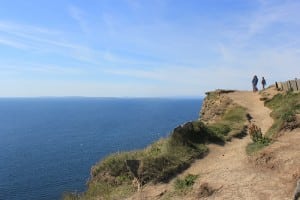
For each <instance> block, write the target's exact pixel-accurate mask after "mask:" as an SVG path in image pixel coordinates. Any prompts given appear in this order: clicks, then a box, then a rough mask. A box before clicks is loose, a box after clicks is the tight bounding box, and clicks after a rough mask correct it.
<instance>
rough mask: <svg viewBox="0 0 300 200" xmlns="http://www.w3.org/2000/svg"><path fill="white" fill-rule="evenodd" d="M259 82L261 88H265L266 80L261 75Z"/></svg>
mask: <svg viewBox="0 0 300 200" xmlns="http://www.w3.org/2000/svg"><path fill="white" fill-rule="evenodd" d="M261 84H262V88H263V90H264V89H265V86H266V85H267V82H266V80H265V78H264V77H262V80H261Z"/></svg>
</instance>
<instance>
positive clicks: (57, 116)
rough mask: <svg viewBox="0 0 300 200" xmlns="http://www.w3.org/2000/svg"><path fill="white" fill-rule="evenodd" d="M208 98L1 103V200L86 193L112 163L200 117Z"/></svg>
mask: <svg viewBox="0 0 300 200" xmlns="http://www.w3.org/2000/svg"><path fill="white" fill-rule="evenodd" d="M201 104H202V100H201V99H159V98H157V99H156V98H153V99H151V98H149V99H148V98H136V99H130V98H2V99H0V200H28V199H30V200H43V199H44V200H54V199H60V198H61V197H62V194H63V192H66V191H79V192H80V191H84V190H85V183H86V181H87V179H88V178H89V173H90V168H91V166H92V165H94V164H95V163H96V162H97V161H99V160H100V159H102V158H104V157H105V156H107V155H109V154H111V153H113V152H117V151H126V150H134V149H140V148H144V147H146V146H147V145H149V144H150V143H152V142H153V141H155V140H157V139H159V138H161V137H166V136H167V135H168V134H169V133H170V131H172V129H173V128H175V127H176V126H177V125H180V124H182V123H184V122H186V121H190V120H195V119H197V118H198V113H199V110H200V107H201Z"/></svg>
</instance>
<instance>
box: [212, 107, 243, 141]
mask: <svg viewBox="0 0 300 200" xmlns="http://www.w3.org/2000/svg"><path fill="white" fill-rule="evenodd" d="M246 120H247V119H246V109H245V108H243V107H241V106H234V107H232V108H230V109H228V110H227V111H226V112H225V113H224V115H223V116H222V118H221V120H219V121H218V122H216V123H213V124H210V125H208V129H209V130H210V131H212V132H213V133H214V134H215V135H216V136H217V137H218V138H221V139H222V140H223V141H226V140H230V139H231V138H232V137H243V136H245V135H246V126H245V122H246Z"/></svg>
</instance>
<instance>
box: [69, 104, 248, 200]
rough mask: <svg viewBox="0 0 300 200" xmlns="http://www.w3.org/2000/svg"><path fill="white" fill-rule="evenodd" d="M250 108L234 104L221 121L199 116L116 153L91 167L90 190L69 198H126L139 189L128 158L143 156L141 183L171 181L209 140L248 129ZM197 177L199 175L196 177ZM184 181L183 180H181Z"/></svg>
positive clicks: (204, 149) (190, 179)
mask: <svg viewBox="0 0 300 200" xmlns="http://www.w3.org/2000/svg"><path fill="white" fill-rule="evenodd" d="M245 121H246V111H245V109H244V108H242V107H239V106H235V107H231V108H230V109H229V110H227V111H226V112H225V113H224V114H223V119H222V120H221V121H220V122H219V123H215V124H210V125H209V126H207V125H205V124H204V123H203V122H201V121H199V120H197V121H194V122H188V123H186V124H185V125H183V126H179V127H177V128H175V129H174V130H173V132H172V133H171V134H170V136H169V137H168V138H163V139H161V140H159V141H157V142H155V143H153V144H151V145H149V146H148V147H147V148H145V149H143V150H137V151H131V152H121V153H115V154H112V155H110V156H108V157H106V158H105V159H103V160H101V161H100V162H99V163H97V164H96V165H94V166H93V167H92V169H91V179H90V181H89V183H88V188H87V190H86V192H84V193H82V194H72V193H69V194H67V195H65V196H64V199H65V200H72V199H80V200H85V199H96V198H97V197H99V196H101V197H102V198H104V199H123V198H125V197H127V196H130V195H131V194H132V193H133V192H135V191H136V188H135V187H134V186H133V185H132V180H133V179H134V177H133V175H132V174H131V173H130V172H129V170H128V169H127V166H126V160H139V161H140V162H141V163H142V164H141V166H140V167H139V169H138V174H139V180H140V181H141V183H142V184H143V185H144V184H147V183H149V182H152V183H158V182H168V181H169V180H170V179H171V178H173V177H174V176H176V175H177V174H178V173H180V172H182V171H183V170H185V169H186V168H188V167H189V166H190V164H191V163H193V162H194V160H195V159H198V158H201V157H203V156H204V155H205V154H206V153H207V152H208V148H207V146H206V144H207V143H217V144H224V143H225V141H226V140H227V139H228V138H229V137H232V136H234V135H238V134H240V133H241V132H243V130H244V124H245ZM194 178H195V177H194ZM179 182H180V181H179ZM179 182H178V184H179V185H180V184H183V185H186V186H188V185H189V184H191V183H192V182H193V177H190V176H189V177H186V178H185V179H184V180H183V182H181V183H179ZM186 186H184V187H186Z"/></svg>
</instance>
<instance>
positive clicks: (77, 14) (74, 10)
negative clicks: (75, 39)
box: [68, 5, 90, 33]
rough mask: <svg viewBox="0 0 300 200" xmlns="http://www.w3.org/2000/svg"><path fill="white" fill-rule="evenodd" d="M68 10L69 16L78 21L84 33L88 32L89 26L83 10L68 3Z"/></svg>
mask: <svg viewBox="0 0 300 200" xmlns="http://www.w3.org/2000/svg"><path fill="white" fill-rule="evenodd" d="M68 10H69V13H70V16H71V17H72V18H73V19H74V20H75V21H76V22H77V23H78V25H79V26H80V28H81V30H82V31H83V32H84V33H90V28H89V26H88V23H87V21H86V19H85V15H86V14H85V12H84V11H83V10H82V9H80V8H79V7H77V6H74V5H70V6H69V8H68Z"/></svg>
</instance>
